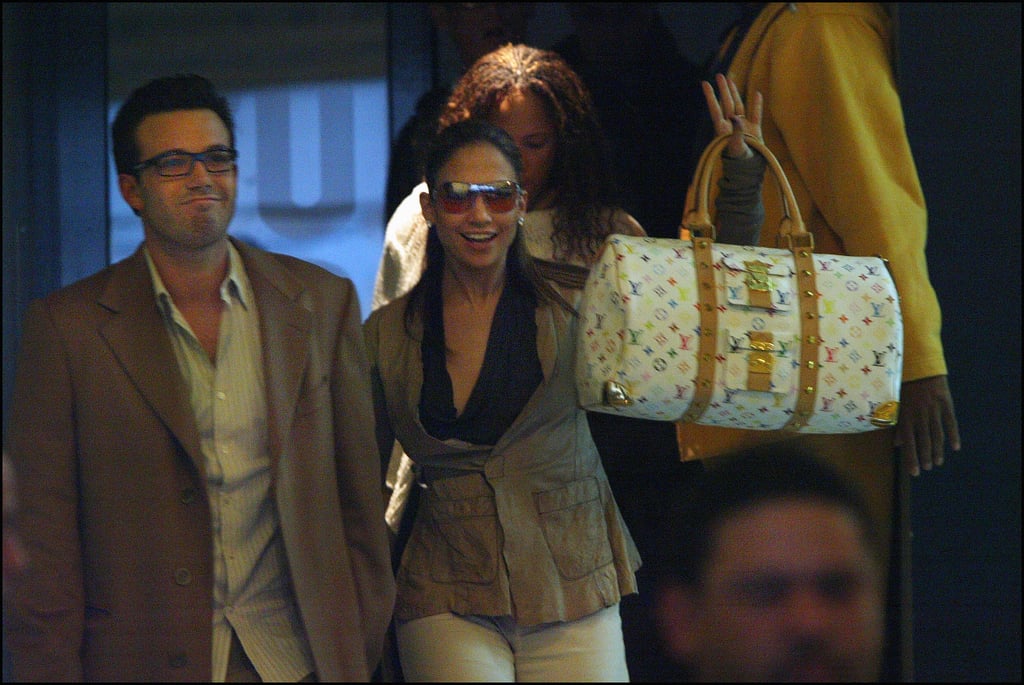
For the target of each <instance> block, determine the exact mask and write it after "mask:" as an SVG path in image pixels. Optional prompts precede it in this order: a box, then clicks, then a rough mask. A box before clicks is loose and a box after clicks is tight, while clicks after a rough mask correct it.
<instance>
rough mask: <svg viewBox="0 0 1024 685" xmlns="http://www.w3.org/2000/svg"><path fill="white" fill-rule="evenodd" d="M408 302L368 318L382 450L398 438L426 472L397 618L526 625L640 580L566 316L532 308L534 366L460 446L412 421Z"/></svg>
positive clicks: (413, 346)
mask: <svg viewBox="0 0 1024 685" xmlns="http://www.w3.org/2000/svg"><path fill="white" fill-rule="evenodd" d="M565 294H566V295H567V296H571V295H569V292H568V291H567V292H566V293H565ZM407 302H408V296H404V297H402V298H400V299H398V300H396V301H394V302H392V303H390V304H388V305H386V306H384V307H383V308H381V309H378V310H377V311H375V312H374V313H373V314H371V315H370V318H369V319H368V320H367V322H366V324H365V325H364V331H365V334H366V340H367V352H368V353H369V355H370V360H371V367H372V370H373V377H374V393H375V402H376V406H377V411H378V422H379V424H378V428H377V435H378V440H379V441H380V453H381V457H382V458H383V459H387V458H388V457H389V456H390V454H391V445H392V444H393V440H394V439H395V438H397V439H398V441H399V443H401V445H402V447H403V448H404V450H405V452H406V453H407V454H408V455H409V457H410V458H411V459H412V460H413V461H414V462H415V463H416V464H417V466H418V467H419V468H420V469H421V470H422V475H421V481H423V482H424V483H425V484H426V485H427V488H426V489H425V490H423V491H422V493H421V497H420V501H419V506H418V508H417V514H416V518H415V523H414V525H413V529H412V532H411V534H410V538H409V541H408V544H407V545H406V547H405V551H404V553H403V556H402V560H401V565H400V568H399V571H398V575H397V581H398V599H397V601H396V606H395V616H396V618H398V619H401V620H407V619H412V618H420V617H424V616H430V615H433V614H439V613H443V612H455V613H460V614H485V615H492V616H502V615H508V616H513V617H514V618H515V619H516V620H517V621H518V622H519V623H520V624H521V625H536V624H539V623H546V622H550V621H569V620H574V619H577V618H581V617H583V616H587V615H589V614H591V613H593V612H595V611H598V610H600V609H602V608H604V607H607V606H611V605H613V604H615V603H617V602H618V601H619V600H620V599H621V597H622V595H627V594H631V593H634V592H636V590H637V587H636V579H635V576H634V571H635V570H636V569H637V568H639V566H640V558H639V555H638V554H637V551H636V547H635V546H634V544H633V539H632V538H631V537H630V534H629V531H628V530H627V529H626V526H625V524H624V523H623V521H622V516H621V515H620V513H619V509H618V506H617V505H616V504H615V500H614V498H613V496H612V492H611V489H610V487H609V485H608V478H607V476H606V475H605V472H604V469H603V467H602V465H601V460H600V457H599V455H598V452H597V447H596V446H595V445H594V441H593V439H592V438H591V436H590V430H589V428H588V426H587V418H586V414H585V412H584V411H582V410H581V409H580V408H579V405H578V402H577V397H576V390H575V384H574V376H573V365H574V362H575V334H576V331H575V329H576V320H575V319H574V318H573V317H572V316H571V315H569V314H568V313H567V312H565V311H564V310H562V309H560V308H558V307H550V306H541V307H538V308H537V310H536V322H537V351H538V354H539V356H540V362H541V367H542V369H543V373H544V379H543V381H542V382H541V384H540V386H539V387H538V388H537V389H536V390H535V391H534V393H533V395H532V396H531V398H530V399H529V401H528V402H527V404H526V406H525V407H524V408H523V410H522V412H520V414H519V416H518V417H516V419H515V421H513V423H512V425H511V426H510V427H509V429H508V430H507V431H506V432H505V434H504V435H503V436H502V437H501V438H500V439H499V441H498V443H497V444H496V445H494V446H493V447H492V446H484V445H470V444H466V443H457V442H455V441H441V440H438V439H436V438H434V437H432V436H431V435H429V434H428V433H427V432H426V431H425V430H424V428H423V425H422V424H421V423H420V420H419V410H418V407H419V401H420V391H421V387H422V385H423V362H422V358H421V355H420V343H419V340H420V339H421V337H422V336H421V330H422V324H419V325H418V326H417V329H416V330H415V331H413V332H412V335H411V336H410V335H409V333H408V332H407V331H406V328H405V323H404V315H405V307H406V304H407Z"/></svg>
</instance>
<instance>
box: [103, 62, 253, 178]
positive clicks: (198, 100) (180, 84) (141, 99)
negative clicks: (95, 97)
mask: <svg viewBox="0 0 1024 685" xmlns="http://www.w3.org/2000/svg"><path fill="white" fill-rule="evenodd" d="M189 109H209V110H212V111H213V112H214V114H216V115H217V116H218V117H220V119H221V121H223V122H224V126H225V127H226V128H227V129H228V135H230V137H231V141H230V142H231V147H234V146H235V122H234V119H233V118H232V116H231V107H230V106H229V105H228V101H227V99H226V98H225V97H224V96H222V95H221V94H219V93H218V92H217V89H216V88H214V87H213V84H212V83H210V82H209V81H208V80H206V79H205V78H203V77H202V76H199V75H197V74H178V75H176V76H165V77H162V78H158V79H154V80H152V81H150V82H149V83H147V84H145V85H143V86H141V87H139V88H137V89H135V91H133V92H132V94H131V95H130V96H129V97H128V99H127V100H125V101H124V104H122V105H121V108H120V109H119V110H118V111H117V116H116V117H115V118H114V124H113V126H111V137H112V138H113V145H114V165H115V166H116V168H117V173H119V174H134V173H135V171H134V168H135V165H137V164H138V163H139V162H141V161H142V160H140V159H139V148H138V145H137V143H136V140H135V131H136V129H137V128H138V127H139V124H140V123H142V120H143V119H145V118H146V117H147V116H149V115H151V114H160V113H162V112H176V111H179V110H189Z"/></svg>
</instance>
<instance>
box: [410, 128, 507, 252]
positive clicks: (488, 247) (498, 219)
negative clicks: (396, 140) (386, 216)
mask: <svg viewBox="0 0 1024 685" xmlns="http://www.w3.org/2000/svg"><path fill="white" fill-rule="evenodd" d="M503 181H511V182H513V183H515V182H518V179H517V178H516V173H515V168H514V167H513V166H512V163H511V162H510V161H509V160H508V159H507V158H506V157H505V156H504V154H503V153H502V152H501V151H500V150H499V149H498V148H496V147H494V146H493V145H491V144H490V143H487V142H474V143H470V144H468V145H466V146H464V147H462V148H460V149H458V150H456V151H455V152H454V153H453V154H452V156H451V157H450V158H449V160H448V161H447V162H446V163H445V165H444V166H442V167H441V169H440V170H439V173H438V175H437V180H436V182H435V185H434V187H433V188H432V192H433V193H434V195H431V194H429V193H423V194H422V195H421V196H420V205H421V208H422V210H423V216H424V218H426V220H427V222H428V223H430V224H433V225H434V227H435V228H436V230H437V236H438V238H439V239H440V241H441V245H442V246H443V248H444V251H445V263H446V264H447V265H449V267H456V268H461V269H468V270H471V271H493V270H499V271H500V270H503V269H504V268H505V263H506V260H507V257H508V252H509V247H510V246H511V245H512V241H513V240H514V239H515V236H516V231H517V230H518V221H519V219H520V217H522V216H523V213H524V212H525V210H526V199H525V197H524V196H523V194H521V193H516V197H515V201H514V202H513V204H512V206H511V208H510V209H508V210H507V211H500V209H501V208H500V207H499V208H498V210H497V211H496V210H495V208H494V207H493V206H492V204H494V203H491V204H489V203H488V202H487V199H486V198H485V197H484V196H483V195H482V194H479V193H472V194H470V202H469V208H468V209H466V210H465V211H446V210H445V207H444V203H443V202H441V198H440V196H439V194H440V193H442V192H444V190H443V189H444V186H445V184H446V183H468V184H477V185H495V184H499V185H500V184H501V182H503Z"/></svg>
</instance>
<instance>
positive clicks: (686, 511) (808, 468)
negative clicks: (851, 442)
mask: <svg viewBox="0 0 1024 685" xmlns="http://www.w3.org/2000/svg"><path fill="white" fill-rule="evenodd" d="M685 499H686V502H685V503H684V504H683V505H681V507H680V510H679V511H678V512H676V516H674V517H673V518H672V519H671V520H668V521H666V524H667V530H666V531H665V536H664V537H663V538H662V539H661V541H660V547H661V549H660V551H659V553H658V556H659V558H658V559H657V560H656V562H655V565H656V569H657V575H658V588H657V593H656V600H655V613H656V616H657V620H658V626H659V630H660V634H661V638H662V641H663V643H664V646H665V649H666V650H667V651H668V653H669V654H670V655H671V656H672V657H674V658H675V659H676V660H677V661H679V662H680V663H682V664H684V665H686V666H687V667H689V668H691V669H692V670H693V675H694V676H695V677H696V678H697V679H698V680H701V681H718V682H728V681H761V682H767V681H771V682H787V681H788V682H794V681H815V682H825V681H861V682H863V681H871V680H877V678H878V675H879V672H880V667H881V657H882V649H883V638H884V633H885V620H884V619H885V611H884V606H885V601H884V592H885V582H884V577H883V572H882V565H881V561H880V559H879V557H878V549H879V548H878V545H877V541H876V539H875V531H874V528H873V523H872V519H871V517H870V514H869V513H868V510H867V508H866V505H865V504H864V503H863V501H862V499H861V497H860V494H859V493H858V492H857V491H855V490H854V489H853V487H852V486H851V485H850V484H849V483H847V482H846V481H845V480H844V479H843V478H842V477H841V476H840V475H839V474H837V473H836V472H835V471H833V470H832V469H831V468H830V467H828V466H826V465H825V464H823V463H822V462H820V461H818V460H815V459H813V458H810V457H807V456H804V455H799V454H794V453H792V452H787V451H785V448H783V449H781V450H775V451H773V452H772V453H770V454H761V455H758V456H757V457H753V456H742V457H737V458H734V459H731V460H729V461H726V462H723V463H721V464H719V465H717V466H712V467H710V468H709V469H708V471H707V472H706V473H705V474H704V477H703V478H702V479H701V481H700V483H699V484H697V485H695V488H694V493H693V495H692V497H686V498H685Z"/></svg>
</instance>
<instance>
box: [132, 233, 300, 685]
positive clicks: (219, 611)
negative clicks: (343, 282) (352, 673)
mask: <svg viewBox="0 0 1024 685" xmlns="http://www.w3.org/2000/svg"><path fill="white" fill-rule="evenodd" d="M228 252H229V266H228V274H227V277H226V278H225V279H224V282H223V283H222V284H221V287H220V296H221V299H222V300H223V302H224V308H223V310H222V312H221V316H220V330H219V335H218V340H217V355H216V363H215V364H214V363H211V362H210V358H209V356H208V355H207V354H206V352H205V350H204V349H203V346H202V345H201V344H200V342H199V340H198V338H197V337H196V336H195V334H194V333H193V332H192V329H191V327H190V326H189V324H188V322H187V321H186V320H185V318H184V317H183V316H182V314H181V312H180V311H179V310H178V308H177V307H176V306H175V305H174V302H173V301H172V300H171V297H170V294H169V293H168V292H167V289H166V287H165V286H164V284H163V281H162V279H161V278H160V275H159V273H158V272H157V270H156V267H155V265H154V264H153V262H152V259H151V258H150V256H149V253H148V252H147V253H146V260H147V263H148V264H149V269H150V274H151V275H152V277H153V286H154V290H155V292H156V297H157V302H159V303H160V309H161V311H162V313H163V315H164V322H165V323H166V324H167V330H168V331H169V332H170V335H171V341H172V344H173V347H174V351H175V354H176V356H177V358H178V366H179V368H180V369H181V373H182V376H183V377H184V379H185V384H186V385H187V386H188V388H189V392H190V399H191V403H192V409H193V411H194V412H195V416H196V425H197V427H198V429H199V435H200V439H201V446H202V451H203V457H204V459H205V467H206V493H207V497H208V499H209V502H210V520H211V525H212V531H211V532H212V535H213V565H214V566H213V569H214V585H213V654H212V659H213V661H212V664H213V675H212V678H213V681H214V682H223V681H224V679H225V676H226V673H227V664H228V651H229V648H230V645H231V630H232V628H233V629H234V631H235V633H236V634H237V635H238V639H239V641H240V642H241V643H242V646H243V647H244V648H245V653H246V655H247V656H248V657H249V659H250V661H252V663H253V665H254V666H255V667H256V670H257V671H259V674H260V677H261V678H262V679H263V680H264V681H278V682H284V681H290V682H295V681H297V680H299V679H301V678H303V677H305V676H306V675H308V674H309V673H311V672H312V671H313V670H314V668H313V658H312V655H311V652H310V649H309V645H308V641H307V639H306V636H305V633H304V630H303V627H302V622H301V620H300V617H299V611H298V607H297V605H296V603H295V597H294V593H293V591H292V583H291V577H290V576H289V573H288V564H287V561H286V559H285V550H284V544H283V542H282V540H281V531H280V525H279V521H278V515H277V508H276V506H275V503H274V500H273V499H272V498H271V497H270V495H269V487H270V480H271V474H270V457H269V453H268V445H267V406H266V387H265V381H264V377H263V355H262V349H261V347H260V331H259V318H258V313H257V311H256V301H255V298H254V297H253V293H252V287H251V285H250V283H249V278H248V276H247V275H246V273H245V268H244V266H243V264H242V259H241V257H240V256H239V254H238V252H237V250H235V248H234V246H233V245H230V244H229V248H228Z"/></svg>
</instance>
